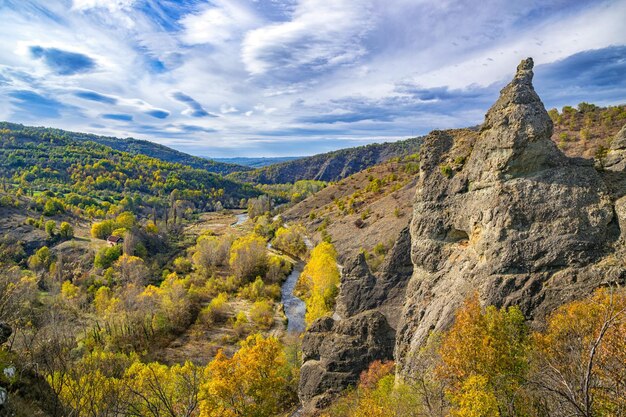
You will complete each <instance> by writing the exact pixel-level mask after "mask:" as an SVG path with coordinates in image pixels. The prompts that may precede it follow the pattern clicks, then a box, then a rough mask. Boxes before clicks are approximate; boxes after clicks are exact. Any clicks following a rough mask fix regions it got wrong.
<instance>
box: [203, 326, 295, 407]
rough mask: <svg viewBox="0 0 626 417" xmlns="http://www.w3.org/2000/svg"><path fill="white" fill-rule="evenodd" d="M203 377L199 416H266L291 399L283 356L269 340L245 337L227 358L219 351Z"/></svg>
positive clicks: (279, 348)
mask: <svg viewBox="0 0 626 417" xmlns="http://www.w3.org/2000/svg"><path fill="white" fill-rule="evenodd" d="M206 376H207V382H206V383H205V384H204V385H202V393H203V398H204V401H203V402H202V403H201V406H200V407H201V414H200V415H201V416H202V417H213V416H215V417H218V416H219V417H235V416H256V417H266V416H267V417H270V416H275V415H276V414H277V413H279V412H280V411H281V410H283V409H284V408H285V406H286V405H289V404H292V403H293V401H294V399H295V395H294V394H295V393H294V387H293V385H292V383H291V380H290V376H291V373H290V371H289V368H288V364H287V360H286V357H285V353H284V351H283V350H282V347H281V345H280V343H279V342H278V340H277V339H275V338H272V337H270V338H267V339H264V338H263V337H261V336H259V335H253V336H250V337H248V338H247V339H246V340H245V341H244V342H242V344H241V349H239V351H237V353H235V355H234V356H233V357H232V358H231V359H229V358H227V357H226V356H225V355H224V354H223V353H222V352H221V351H220V352H219V353H218V354H217V356H216V357H215V359H214V360H213V361H212V362H211V363H210V364H209V365H208V366H207V369H206Z"/></svg>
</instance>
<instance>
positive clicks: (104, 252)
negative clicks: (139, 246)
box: [93, 245, 122, 269]
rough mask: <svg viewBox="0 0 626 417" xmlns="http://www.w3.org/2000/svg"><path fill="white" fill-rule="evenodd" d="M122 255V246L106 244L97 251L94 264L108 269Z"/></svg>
mask: <svg viewBox="0 0 626 417" xmlns="http://www.w3.org/2000/svg"><path fill="white" fill-rule="evenodd" d="M120 256H122V247H121V246H119V245H116V246H106V247H104V248H102V249H100V250H99V251H98V253H96V257H95V259H94V262H93V264H94V266H96V267H98V268H102V269H107V268H108V267H110V266H111V265H113V263H114V262H115V261H117V260H118V259H119V257H120Z"/></svg>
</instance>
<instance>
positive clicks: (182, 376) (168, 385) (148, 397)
mask: <svg viewBox="0 0 626 417" xmlns="http://www.w3.org/2000/svg"><path fill="white" fill-rule="evenodd" d="M124 380H125V381H126V382H127V383H128V385H127V391H128V395H127V396H126V397H125V401H124V402H125V407H124V408H125V409H126V410H127V411H128V414H127V415H132V416H145V417H149V416H151V417H165V416H167V417H191V416H197V415H198V407H199V402H200V397H199V391H200V386H201V385H202V384H203V382H204V375H203V372H202V369H201V368H198V367H197V366H196V365H194V364H193V363H191V362H185V364H184V365H178V364H177V365H173V366H171V367H168V366H167V365H162V364H160V363H157V362H152V363H148V364H144V363H141V362H134V363H133V364H132V365H131V366H130V367H129V368H128V369H127V370H126V372H125V375H124Z"/></svg>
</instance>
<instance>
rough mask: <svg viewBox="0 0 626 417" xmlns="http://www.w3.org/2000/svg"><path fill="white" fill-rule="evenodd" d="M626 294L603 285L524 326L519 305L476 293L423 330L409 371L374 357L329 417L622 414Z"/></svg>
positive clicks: (624, 409)
mask: <svg viewBox="0 0 626 417" xmlns="http://www.w3.org/2000/svg"><path fill="white" fill-rule="evenodd" d="M625 335H626V291H624V289H621V288H620V289H615V288H602V289H600V290H598V291H596V293H595V294H593V295H592V296H590V297H588V298H586V299H583V300H580V301H575V302H570V303H567V304H565V305H563V306H561V307H560V308H558V309H557V310H556V311H555V312H554V313H552V314H551V315H550V316H549V317H548V319H547V325H546V327H545V330H543V331H531V329H529V327H528V326H527V324H526V321H525V318H524V316H523V314H522V313H521V311H520V310H519V309H518V308H517V307H510V308H502V309H497V308H495V307H493V306H489V307H487V308H482V307H481V306H480V303H479V301H478V297H477V296H474V297H472V298H470V299H468V300H467V301H466V303H465V305H464V306H463V307H462V308H461V309H460V310H459V311H458V312H457V314H456V320H455V323H454V325H453V326H452V328H451V329H450V330H449V331H447V332H444V333H441V334H431V336H430V338H429V342H428V344H427V345H426V346H425V347H424V348H423V349H422V351H421V352H420V353H419V357H418V358H416V359H417V360H416V361H415V363H416V364H417V365H416V366H415V367H414V368H413V373H412V374H411V375H402V376H401V378H400V380H399V381H398V380H396V376H395V372H394V370H395V367H394V365H393V363H390V362H387V363H381V362H375V363H373V364H372V365H371V366H370V368H369V370H368V371H366V372H364V373H363V374H362V375H361V379H360V383H359V385H358V387H357V388H356V389H354V390H351V391H349V392H347V393H346V394H345V395H344V396H343V397H342V398H341V399H339V400H338V401H336V403H335V404H334V405H333V406H332V407H331V408H330V409H329V410H328V411H327V412H326V413H325V414H324V415H325V416H328V417H348V416H350V417H361V416H368V417H378V416H380V417H382V416H385V417H388V416H398V417H399V416H402V417H410V416H415V417H417V416H429V417H431V416H432V417H434V416H438V417H444V416H458V417H461V416H462V417H505V416H507V417H519V416H529V417H530V416H546V417H548V416H552V417H554V416H563V417H565V416H577V417H592V416H597V417H619V416H625V415H626V338H625Z"/></svg>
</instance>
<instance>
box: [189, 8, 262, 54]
mask: <svg viewBox="0 0 626 417" xmlns="http://www.w3.org/2000/svg"><path fill="white" fill-rule="evenodd" d="M259 22H260V21H259V18H258V17H257V16H256V15H255V14H254V13H253V12H252V11H251V10H250V9H249V8H247V7H246V6H244V5H242V4H240V3H239V2H238V1H236V0H218V1H214V2H213V5H212V6H207V7H206V8H205V9H204V10H203V11H201V12H199V13H193V14H189V15H187V16H185V17H184V18H183V19H182V20H181V23H182V25H183V26H184V32H183V34H182V37H181V38H182V40H183V41H184V42H185V43H187V44H189V45H196V44H203V43H209V44H214V45H220V44H221V43H224V42H228V41H231V40H233V39H237V38H239V37H241V36H242V34H243V33H244V31H245V30H247V29H249V28H251V27H254V26H256V25H258V24H259Z"/></svg>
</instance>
